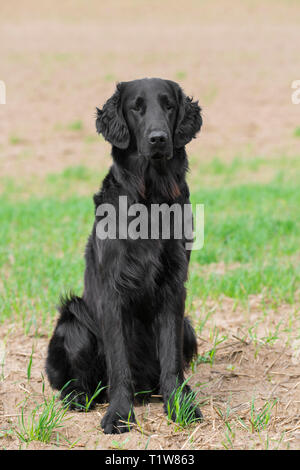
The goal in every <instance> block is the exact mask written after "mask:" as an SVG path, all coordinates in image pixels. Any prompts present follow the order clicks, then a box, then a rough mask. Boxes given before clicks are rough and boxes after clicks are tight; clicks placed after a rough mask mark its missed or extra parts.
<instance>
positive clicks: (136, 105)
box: [131, 98, 144, 111]
mask: <svg viewBox="0 0 300 470" xmlns="http://www.w3.org/2000/svg"><path fill="white" fill-rule="evenodd" d="M143 104H144V102H143V99H142V98H137V100H136V101H135V103H134V104H133V106H132V108H131V109H132V110H133V111H141V109H142V108H143Z"/></svg>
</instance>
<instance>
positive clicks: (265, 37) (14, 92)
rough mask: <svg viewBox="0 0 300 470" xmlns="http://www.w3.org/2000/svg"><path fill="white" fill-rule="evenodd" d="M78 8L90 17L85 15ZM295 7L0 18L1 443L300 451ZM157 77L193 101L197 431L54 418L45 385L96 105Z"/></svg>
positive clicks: (22, 12)
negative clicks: (111, 430)
mask: <svg viewBox="0 0 300 470" xmlns="http://www.w3.org/2000/svg"><path fill="white" fill-rule="evenodd" d="M87 5H88V6H87ZM299 21H300V6H299V3H298V2H297V1H296V0H295V1H293V0H264V1H258V0H253V1H250V0H245V1H243V2H239V1H237V0H236V1H235V0H228V1H226V2H225V0H224V1H216V0H211V1H204V0H202V1H200V0H187V1H186V2H185V3H184V7H183V6H181V5H180V3H176V2H171V1H170V0H164V1H158V0H152V1H151V2H150V1H146V0H126V1H121V0H113V1H112V2H109V3H105V4H104V3H103V4H102V2H99V1H98V2H96V1H94V0H91V1H90V2H84V1H83V0H72V2H71V1H65V2H58V1H57V0H54V1H52V2H50V1H45V2H37V1H35V0H28V1H27V2H26V7H25V3H24V4H20V3H19V2H16V0H11V1H10V2H5V3H4V4H3V5H2V6H1V18H0V57H1V67H0V80H3V81H4V82H5V83H6V89H7V97H6V105H0V448H1V449H56V448H60V449H149V450H150V449H185V450H189V449H299V448H300V251H299V246H300V105H295V104H292V101H291V94H292V89H291V84H292V82H293V81H294V80H297V79H300V76H299V74H300V71H299V47H298V50H297V44H299ZM144 76H148V77H150V76H160V77H162V78H170V79H172V80H175V81H178V82H179V83H180V84H181V85H182V87H183V88H184V90H185V91H186V93H188V94H189V95H192V96H194V97H195V98H197V99H199V102H200V104H201V106H202V108H203V120H204V125H203V129H202V131H201V133H200V135H199V137H198V138H197V139H196V140H195V141H193V142H192V143H191V144H190V145H189V147H188V148H187V150H188V154H189V161H190V172H189V176H188V180H189V185H190V189H191V194H192V202H193V203H202V204H204V208H205V243H204V247H203V249H201V250H199V251H194V252H193V255H192V260H191V265H190V272H189V280H188V283H187V290H188V298H187V304H186V311H187V313H188V314H189V316H190V317H191V318H192V321H193V324H194V326H195V328H196V331H197V336H198V350H199V351H198V353H199V354H198V357H197V359H196V360H195V362H194V363H193V364H192V368H191V370H190V371H189V373H188V374H187V377H189V378H190V379H189V380H190V383H191V384H192V386H193V389H194V390H195V392H197V400H199V403H200V405H201V408H202V411H203V414H204V417H205V419H204V421H203V423H201V424H192V425H189V426H180V425H178V424H177V425H176V424H174V423H170V422H169V421H168V419H167V416H166V415H165V414H164V413H163V409H162V403H161V402H160V400H159V399H158V398H156V399H153V400H152V401H151V403H150V404H147V405H144V406H142V405H137V406H136V407H135V411H136V415H137V418H138V422H137V425H136V426H135V428H134V430H133V431H132V432H131V433H128V434H124V435H121V436H115V435H104V434H103V432H102V430H101V427H100V420H101V416H103V414H104V413H105V410H106V407H107V405H98V406H97V407H96V409H95V410H93V411H90V412H85V411H83V412H81V413H76V412H71V411H66V410H64V409H62V407H61V404H60V402H59V401H58V400H57V399H56V396H55V392H53V391H52V390H51V389H50V387H49V384H48V383H47V379H46V377H45V371H44V364H45V357H46V349H47V344H48V341H49V338H50V335H51V333H52V331H53V327H54V324H55V320H56V315H57V313H56V304H57V302H58V299H59V296H60V294H61V293H63V292H65V291H69V290H70V289H72V290H73V291H75V293H77V294H78V295H80V293H81V291H82V287H83V269H84V263H83V253H84V247H85V243H86V239H87V236H88V234H89V232H90V229H91V226H92V222H93V203H92V196H93V194H94V192H96V191H97V189H98V187H99V185H100V184H101V180H102V179H103V177H104V175H105V174H106V172H107V169H108V168H109V166H110V164H111V157H110V155H109V153H110V147H109V145H108V144H107V143H106V142H104V140H103V139H102V138H101V137H99V136H97V135H96V132H95V123H94V118H95V107H96V106H101V105H102V104H103V103H104V101H105V100H106V99H107V98H108V97H109V96H111V94H112V93H113V90H114V87H115V83H116V82H117V81H126V80H131V79H134V78H137V77H144Z"/></svg>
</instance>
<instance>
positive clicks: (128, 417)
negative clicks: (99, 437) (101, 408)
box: [101, 405, 135, 434]
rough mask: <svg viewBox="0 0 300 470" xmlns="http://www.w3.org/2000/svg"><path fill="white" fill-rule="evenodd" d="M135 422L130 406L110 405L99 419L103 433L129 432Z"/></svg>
mask: <svg viewBox="0 0 300 470" xmlns="http://www.w3.org/2000/svg"><path fill="white" fill-rule="evenodd" d="M134 423H135V416H134V412H133V410H132V407H131V406H114V405H110V406H109V407H108V410H107V412H106V414H105V416H104V418H103V419H102V421H101V426H102V429H103V431H104V434H121V433H124V432H129V431H130V430H131V428H132V425H133V424H134Z"/></svg>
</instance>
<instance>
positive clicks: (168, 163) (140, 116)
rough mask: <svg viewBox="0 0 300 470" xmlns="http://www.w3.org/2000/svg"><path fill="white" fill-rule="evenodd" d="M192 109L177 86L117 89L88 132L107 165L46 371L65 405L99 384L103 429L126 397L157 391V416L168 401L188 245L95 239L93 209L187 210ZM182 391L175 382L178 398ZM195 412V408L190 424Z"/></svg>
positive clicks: (192, 340) (188, 341) (184, 339)
mask: <svg viewBox="0 0 300 470" xmlns="http://www.w3.org/2000/svg"><path fill="white" fill-rule="evenodd" d="M200 112H201V109H200V107H199V106H198V102H195V101H193V100H192V99H191V98H189V97H187V96H185V94H184V93H183V91H182V90H181V88H180V87H179V85H178V84H177V83H175V82H172V81H169V80H162V79H158V78H153V79H142V80H134V81H131V82H123V83H119V84H118V85H117V89H116V91H115V93H114V95H113V96H112V97H111V98H109V100H108V101H107V102H106V103H105V105H104V106H103V108H102V109H101V110H100V109H98V108H97V118H96V128H97V131H98V133H101V134H102V135H103V136H104V138H105V139H106V140H107V141H108V142H110V143H111V145H112V157H113V164H112V166H111V168H110V170H109V173H108V175H107V176H106V177H105V179H104V181H103V185H102V188H101V189H100V191H99V192H98V193H97V194H95V196H94V202H95V212H96V216H95V223H94V226H93V229H92V233H91V235H90V237H89V239H88V243H87V246H86V253H85V261H86V269H85V276H84V292H83V294H82V297H77V296H74V295H71V296H70V297H69V298H65V299H64V300H62V301H61V305H60V308H59V311H60V317H59V319H58V322H57V325H56V328H55V331H54V334H53V336H52V338H51V341H50V344H49V349H48V357H47V362H46V371H47V374H48V378H49V381H50V384H51V386H52V387H53V388H56V389H58V390H62V393H61V396H62V398H64V397H66V396H67V397H68V399H70V402H71V406H73V407H74V408H76V407H77V408H79V409H80V405H81V406H82V405H84V404H85V403H86V399H88V400H89V399H90V398H91V397H92V396H93V394H94V392H95V389H96V387H97V385H98V384H99V382H101V386H104V387H105V390H103V391H102V392H101V393H100V394H99V395H98V396H97V398H96V399H95V400H94V401H95V402H103V401H106V400H109V402H110V404H109V407H108V410H107V412H106V414H105V416H104V418H103V419H102V422H101V425H102V427H103V429H104V432H105V433H116V432H125V431H127V430H128V429H129V428H130V423H133V422H134V421H135V417H134V412H133V401H134V397H135V396H137V397H138V396H141V397H143V399H145V393H142V392H148V395H151V393H161V394H162V397H163V401H164V407H165V410H167V407H168V403H169V405H170V404H171V410H172V400H173V397H174V390H175V389H177V390H178V387H179V386H180V385H182V384H183V382H184V369H185V368H186V367H188V365H189V363H190V362H191V360H192V358H193V356H194V355H195V354H196V352H197V343H196V336H195V332H194V330H193V328H192V326H191V324H190V322H189V320H188V318H186V317H184V304H185V297H186V290H185V287H184V284H185V281H186V279H187V273H188V264H189V259H190V249H191V248H188V249H187V248H186V244H185V241H186V239H185V235H182V237H181V238H180V237H179V238H178V237H177V238H176V237H175V236H172V234H171V236H170V237H169V238H164V237H162V236H161V233H162V232H161V230H160V231H159V236H158V237H156V238H151V237H150V238H149V239H145V238H137V237H130V236H127V237H124V236H122V237H121V236H120V228H119V229H118V230H117V232H116V233H117V236H116V237H112V238H110V237H107V238H105V237H102V238H101V237H99V236H97V224H98V222H99V221H101V220H102V221H103V219H104V213H105V214H106V212H101V215H97V214H98V209H99V208H101V207H103V204H106V205H107V204H110V205H112V207H114V208H115V209H116V213H117V215H118V216H120V217H121V216H122V215H124V214H121V213H120V212H122V210H123V209H122V210H121V209H120V206H119V201H120V196H126V197H127V208H128V207H131V206H132V205H133V204H137V203H139V204H143V206H144V207H146V208H148V209H150V208H151V207H152V206H153V205H154V204H156V205H161V204H163V203H164V205H167V207H170V206H171V205H172V204H174V203H176V204H179V205H180V206H181V207H183V206H184V205H185V204H189V189H188V186H187V183H186V180H185V176H186V172H187V169H188V162H187V155H186V152H185V145H186V144H187V143H188V142H190V140H191V139H192V138H194V137H195V136H196V133H197V132H198V131H199V130H200V128H201V125H202V118H201V113H200ZM104 207H106V206H104ZM150 219H151V215H149V224H150V225H151V220H150ZM125 220H126V219H125ZM130 220H132V218H131V219H130ZM127 223H128V224H129V222H127ZM123 228H124V227H123ZM66 384H67V386H65V385H66ZM64 386H65V387H64ZM187 393H190V388H189V386H188V385H185V386H184V387H183V392H182V397H183V396H184V395H186V394H187ZM148 398H149V397H148ZM201 416H202V415H201V412H200V410H199V409H198V408H195V411H194V417H195V419H201ZM172 418H173V419H175V418H176V412H175V409H174V410H173V413H172ZM124 421H125V422H127V425H124Z"/></svg>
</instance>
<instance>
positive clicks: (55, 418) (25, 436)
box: [15, 383, 68, 444]
mask: <svg viewBox="0 0 300 470" xmlns="http://www.w3.org/2000/svg"><path fill="white" fill-rule="evenodd" d="M43 387H44V383H43ZM57 397H58V395H57V394H52V395H51V396H50V397H48V398H47V397H46V396H45V394H44V389H43V402H42V403H39V404H37V405H36V406H35V407H34V408H33V409H32V410H31V411H30V413H29V414H27V413H26V406H27V401H28V398H26V399H25V400H24V402H23V403H22V404H21V405H20V408H21V416H20V417H19V419H18V427H17V428H16V430H15V432H16V435H17V437H18V438H19V440H20V441H21V442H24V443H29V442H32V441H40V442H44V443H46V444H48V443H50V442H51V440H52V438H53V436H54V434H57V433H58V430H59V429H60V428H62V427H63V426H64V421H65V419H66V413H67V410H68V407H67V397H66V399H65V401H63V402H59V401H57Z"/></svg>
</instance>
